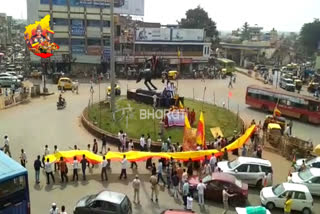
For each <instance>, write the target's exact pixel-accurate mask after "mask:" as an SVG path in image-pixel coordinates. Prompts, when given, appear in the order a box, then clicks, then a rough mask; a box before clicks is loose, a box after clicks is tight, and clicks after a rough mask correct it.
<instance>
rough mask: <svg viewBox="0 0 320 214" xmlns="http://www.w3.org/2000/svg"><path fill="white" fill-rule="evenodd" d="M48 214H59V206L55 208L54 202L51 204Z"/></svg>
mask: <svg viewBox="0 0 320 214" xmlns="http://www.w3.org/2000/svg"><path fill="white" fill-rule="evenodd" d="M49 214H59V208H57V204H56V203H52V204H51V209H50V211H49Z"/></svg>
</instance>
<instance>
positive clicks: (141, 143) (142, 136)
mask: <svg viewBox="0 0 320 214" xmlns="http://www.w3.org/2000/svg"><path fill="white" fill-rule="evenodd" d="M145 145H146V140H145V139H144V134H142V135H141V137H140V146H141V151H144V147H145Z"/></svg>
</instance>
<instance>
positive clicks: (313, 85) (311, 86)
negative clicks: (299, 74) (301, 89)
mask: <svg viewBox="0 0 320 214" xmlns="http://www.w3.org/2000/svg"><path fill="white" fill-rule="evenodd" d="M318 87H319V83H317V82H314V81H312V82H310V84H309V86H308V92H310V93H314V92H315V91H316V90H317V88H318Z"/></svg>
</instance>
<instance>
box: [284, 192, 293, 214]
mask: <svg viewBox="0 0 320 214" xmlns="http://www.w3.org/2000/svg"><path fill="white" fill-rule="evenodd" d="M292 202H293V201H292V199H291V195H290V194H289V195H288V197H287V200H286V201H285V202H284V214H291V206H292Z"/></svg>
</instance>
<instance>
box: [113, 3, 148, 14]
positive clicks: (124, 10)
mask: <svg viewBox="0 0 320 214" xmlns="http://www.w3.org/2000/svg"><path fill="white" fill-rule="evenodd" d="M114 12H115V13H118V14H128V15H134V16H144V0H124V5H123V6H122V7H117V8H114Z"/></svg>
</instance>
